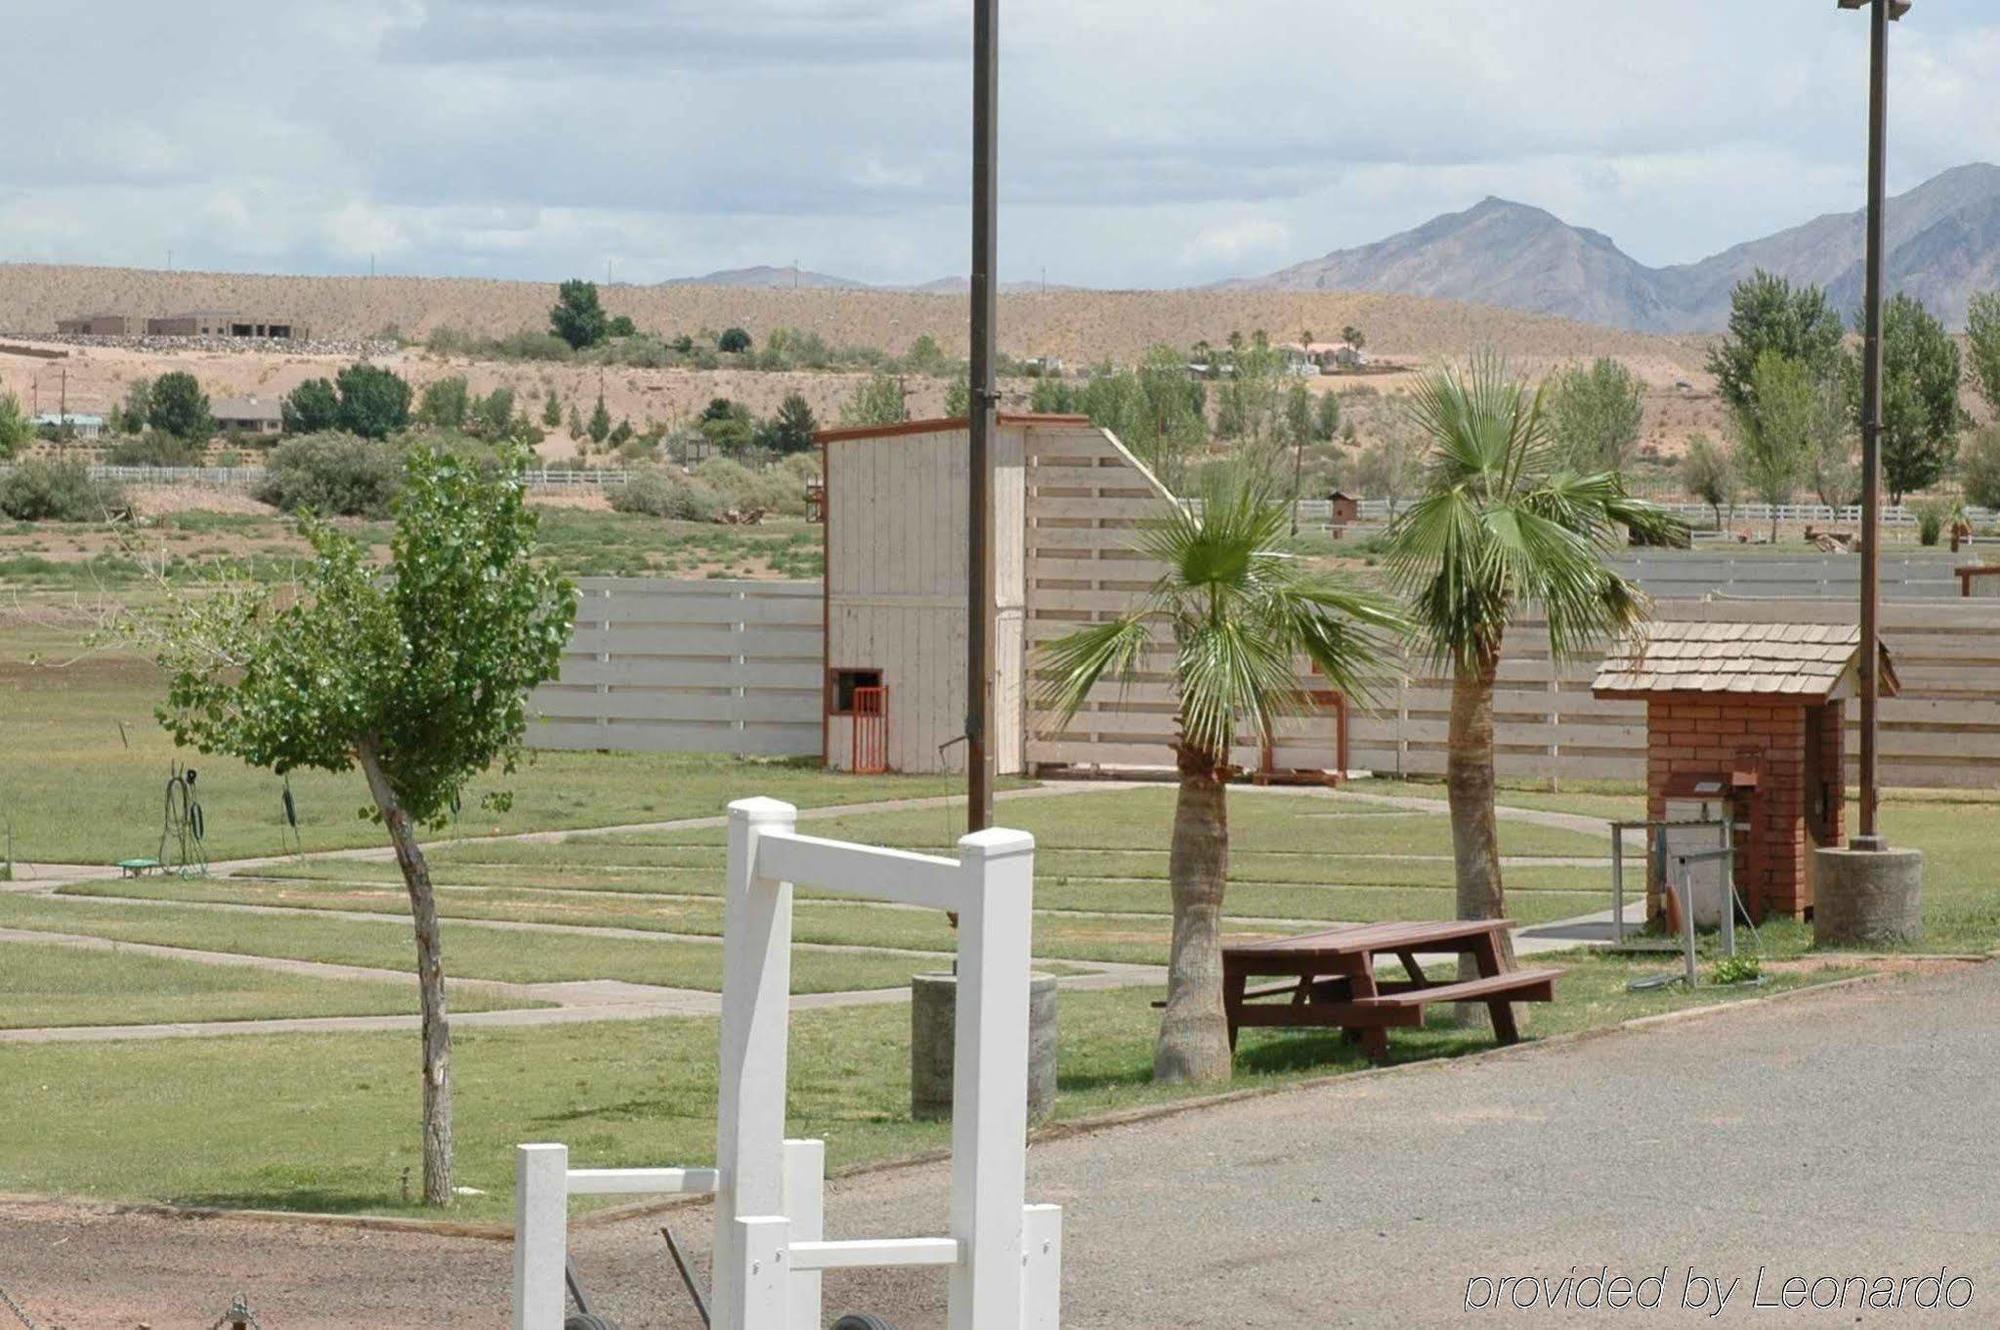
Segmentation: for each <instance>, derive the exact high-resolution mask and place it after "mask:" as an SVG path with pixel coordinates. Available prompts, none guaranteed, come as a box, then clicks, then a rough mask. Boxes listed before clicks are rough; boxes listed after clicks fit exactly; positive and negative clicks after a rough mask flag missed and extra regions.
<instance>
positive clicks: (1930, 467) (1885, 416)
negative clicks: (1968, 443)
mask: <svg viewBox="0 0 2000 1330" xmlns="http://www.w3.org/2000/svg"><path fill="white" fill-rule="evenodd" d="M1962 373H1963V368H1962V365H1961V363H1960V357H1959V351H1958V343H1957V342H1955V341H1953V340H1952V338H1951V334H1949V333H1947V332H1946V331H1945V330H1944V325H1943V324H1941V323H1939V322H1938V321H1937V320H1936V319H1935V318H1933V317H1932V316H1931V313H1930V311H1929V310H1927V309H1925V308H1924V306H1923V302H1922V301H1920V300H1918V299H1916V298H1915V297H1914V296H1908V295H1904V294H1901V293H1900V292H1899V293H1898V294H1897V295H1896V296H1895V297H1894V298H1893V299H1891V300H1890V301H1889V303H1888V305H1887V306H1886V307H1885V308H1884V309H1883V311H1882V479H1883V483H1884V484H1886V485H1887V486H1888V487H1889V497H1890V501H1891V502H1893V503H1901V502H1902V501H1903V496H1904V495H1905V494H1909V493H1912V492H1914V491H1916V490H1923V489H1929V488H1930V487H1931V486H1932V485H1935V484H1937V483H1938V481H1939V480H1941V479H1943V478H1944V474H1945V472H1946V471H1948V470H1950V469H1951V464H1952V463H1953V462H1954V461H1955V460H1956V459H1957V457H1958V431H1959V428H1960V426H1961V425H1962V424H1963V423H1964V419H1965V412H1964V409H1963V408H1962V407H1960V406H1959V404H1958V382H1959V376H1960V375H1961V374H1962ZM1856 401H1857V402H1858V401H1859V398H1858V397H1857V398H1856Z"/></svg>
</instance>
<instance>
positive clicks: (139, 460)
mask: <svg viewBox="0 0 2000 1330" xmlns="http://www.w3.org/2000/svg"><path fill="white" fill-rule="evenodd" d="M207 451H208V445H207V444H206V443H204V442H203V441H201V440H199V439H181V438H176V437H175V436H173V435H171V434H168V433H166V432H165V431H164V430H156V429H150V430H147V431H146V432H145V433H144V434H141V435H139V436H138V437H137V438H133V439H120V440H119V441H118V442H117V443H114V444H113V445H111V449H110V451H109V452H107V453H106V454H105V460H106V461H108V462H110V463H111V464H112V465H113V466H200V465H201V464H202V459H203V457H204V456H205V454H206V453H207Z"/></svg>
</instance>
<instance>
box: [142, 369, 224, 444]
mask: <svg viewBox="0 0 2000 1330" xmlns="http://www.w3.org/2000/svg"><path fill="white" fill-rule="evenodd" d="M146 422H147V423H148V424H150V425H151V426H152V427H153V428H154V429H157V430H164V431H166V432H167V433H168V434H172V435H174V436H176V437H178V438H183V439H203V440H205V439H207V438H208V436H209V435H211V434H213V433H215V418H214V417H213V416H211V415H209V413H208V394H207V393H205V392H203V391H202V390H201V384H200V383H199V382H197V381H196V379H195V377H194V375H192V374H188V373H186V372H184V371H181V370H175V371H174V372H173V373H171V374H162V375H161V376H160V377H159V379H158V381H157V382H155V383H154V384H153V392H152V404H151V406H150V407H149V408H148V410H147V414H146Z"/></svg>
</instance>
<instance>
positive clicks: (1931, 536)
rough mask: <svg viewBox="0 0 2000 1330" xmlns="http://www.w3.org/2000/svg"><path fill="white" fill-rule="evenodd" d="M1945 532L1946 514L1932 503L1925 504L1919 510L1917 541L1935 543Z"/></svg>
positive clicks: (1923, 543)
mask: <svg viewBox="0 0 2000 1330" xmlns="http://www.w3.org/2000/svg"><path fill="white" fill-rule="evenodd" d="M1943 534H1944V514H1943V513H1941V512H1939V511H1938V510H1937V508H1936V507H1935V506H1933V505H1931V504H1925V505H1924V506H1923V507H1922V508H1921V509H1919V510H1918V512H1917V543H1918V544H1919V545H1935V544H1937V543H1938V537H1940V536H1942V535H1943Z"/></svg>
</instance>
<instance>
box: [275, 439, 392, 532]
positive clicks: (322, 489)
mask: <svg viewBox="0 0 2000 1330" xmlns="http://www.w3.org/2000/svg"><path fill="white" fill-rule="evenodd" d="M402 483H403V467H402V461H401V458H400V457H399V456H398V455H397V453H396V450H395V449H393V448H391V447H389V446H388V445H386V444H381V443H374V442H371V441H369V440H367V439H361V438H356V437H355V436H354V435H352V434H339V433H323V434H308V435H305V436H303V437H301V438H297V439H287V440H286V441H285V442H284V443H281V444H279V445H278V447H277V449H276V450H275V451H273V452H272V454H271V460H270V462H269V463H268V464H267V465H266V467H265V470H264V479H263V482H262V483H261V484H259V485H258V487H257V497H258V498H259V499H261V500H263V501H264V502H265V503H268V504H272V505H274V506H276V507H278V508H281V509H283V510H284V511H285V512H288V513H292V512H300V511H311V512H314V513H318V514H321V515H322V516H339V517H386V516H388V513H389V506H390V504H391V503H392V502H393V501H394V500H395V497H396V492H397V490H399V489H400V488H401V487H402Z"/></svg>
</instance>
